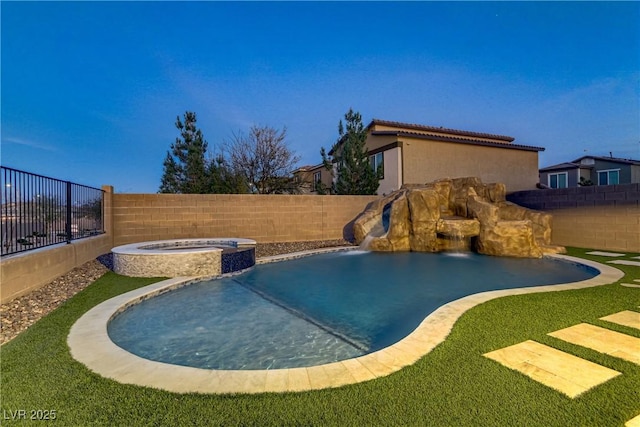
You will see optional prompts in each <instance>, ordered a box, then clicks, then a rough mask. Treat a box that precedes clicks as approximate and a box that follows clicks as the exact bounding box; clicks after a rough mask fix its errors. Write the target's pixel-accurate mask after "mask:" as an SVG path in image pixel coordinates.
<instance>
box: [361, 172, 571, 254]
mask: <svg viewBox="0 0 640 427" xmlns="http://www.w3.org/2000/svg"><path fill="white" fill-rule="evenodd" d="M505 194H506V189H505V186H504V184H500V183H496V184H483V183H482V182H481V181H480V179H478V178H456V179H442V180H438V181H435V182H432V183H430V184H425V185H421V186H405V187H403V188H401V189H400V190H397V191H395V192H393V193H391V194H389V195H388V196H386V197H383V198H381V199H379V200H376V201H375V202H372V203H371V204H370V205H369V206H367V209H366V210H365V211H364V212H363V213H362V214H360V216H359V217H358V218H357V219H356V221H355V223H354V228H353V232H354V236H355V239H356V243H358V244H363V245H366V246H367V247H368V248H369V249H371V250H374V251H409V250H411V251H419V252H439V251H442V250H475V251H477V252H478V253H481V254H487V255H497V256H514V257H529V258H540V257H542V255H543V254H544V253H560V252H564V248H562V247H559V246H553V245H551V215H549V214H546V213H543V212H537V211H533V210H530V209H526V208H523V207H521V206H518V205H515V204H513V203H510V202H507V201H506V199H505Z"/></svg>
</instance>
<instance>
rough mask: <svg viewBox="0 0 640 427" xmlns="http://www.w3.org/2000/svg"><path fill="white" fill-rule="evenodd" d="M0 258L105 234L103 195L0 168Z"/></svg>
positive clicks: (53, 180)
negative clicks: (0, 202)
mask: <svg viewBox="0 0 640 427" xmlns="http://www.w3.org/2000/svg"><path fill="white" fill-rule="evenodd" d="M0 169H1V170H0V184H1V189H0V191H2V204H1V206H0V214H1V215H2V226H1V227H0V245H1V254H2V256H4V255H10V254H14V253H18V252H24V251H28V250H32V249H36V248H41V247H44V246H50V245H55V244H58V243H64V242H67V243H70V242H71V241H72V240H76V239H82V238H85V237H90V236H95V235H98V234H102V233H104V208H103V206H104V191H103V190H101V189H99V188H93V187H87V186H85V185H80V184H75V183H73V182H69V181H62V180H59V179H55V178H49V177H46V176H42V175H37V174H33V173H29V172H25V171H21V170H17V169H12V168H8V167H5V166H0Z"/></svg>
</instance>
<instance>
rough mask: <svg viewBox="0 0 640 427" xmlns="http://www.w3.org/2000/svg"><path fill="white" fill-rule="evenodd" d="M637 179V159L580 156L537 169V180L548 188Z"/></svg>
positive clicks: (639, 167) (639, 165)
mask: <svg viewBox="0 0 640 427" xmlns="http://www.w3.org/2000/svg"><path fill="white" fill-rule="evenodd" d="M636 182H640V160H632V159H618V158H615V157H599V156H583V157H580V158H579V159H576V160H574V161H572V162H568V163H560V164H558V165H553V166H548V167H546V168H542V169H540V183H542V184H545V185H547V186H548V187H550V188H569V187H577V186H579V185H614V184H632V183H636Z"/></svg>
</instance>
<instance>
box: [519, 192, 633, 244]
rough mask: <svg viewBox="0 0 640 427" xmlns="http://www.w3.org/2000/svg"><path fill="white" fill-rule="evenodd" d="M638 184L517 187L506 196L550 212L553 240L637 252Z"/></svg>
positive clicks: (522, 203) (557, 242)
mask: <svg viewBox="0 0 640 427" xmlns="http://www.w3.org/2000/svg"><path fill="white" fill-rule="evenodd" d="M639 190H640V184H623V185H607V186H589V187H575V188H561V189H549V190H532V191H519V192H516V193H511V194H509V195H508V196H507V200H509V201H511V202H514V203H517V204H519V205H521V206H525V207H528V208H530V209H536V210H543V211H546V212H549V213H550V214H552V215H553V234H552V241H553V243H555V244H558V245H563V246H577V247H585V248H596V249H605V250H614V251H629V252H640V191H639Z"/></svg>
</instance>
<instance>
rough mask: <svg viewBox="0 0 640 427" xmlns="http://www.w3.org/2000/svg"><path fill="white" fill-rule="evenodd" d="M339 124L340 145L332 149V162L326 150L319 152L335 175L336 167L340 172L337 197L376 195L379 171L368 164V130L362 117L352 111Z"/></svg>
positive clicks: (337, 179)
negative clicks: (338, 195)
mask: <svg viewBox="0 0 640 427" xmlns="http://www.w3.org/2000/svg"><path fill="white" fill-rule="evenodd" d="M344 119H345V124H343V123H342V120H340V122H339V123H338V141H337V142H336V143H335V144H334V146H333V148H332V149H331V155H332V158H330V157H329V156H327V153H326V151H325V149H324V147H322V148H321V150H320V155H321V156H322V161H323V163H324V165H325V167H326V168H327V169H329V170H330V171H332V173H333V164H335V165H336V168H337V177H336V179H335V182H334V185H333V188H332V192H333V193H335V194H363V195H371V194H376V191H377V190H378V187H379V185H380V174H381V169H380V170H377V171H376V170H374V169H373V167H372V166H371V164H370V162H369V155H368V152H367V148H366V146H365V141H366V139H367V130H366V129H365V127H364V126H363V124H362V116H361V115H360V113H358V112H354V111H353V109H351V108H350V109H349V111H348V112H347V113H346V114H345V115H344Z"/></svg>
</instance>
